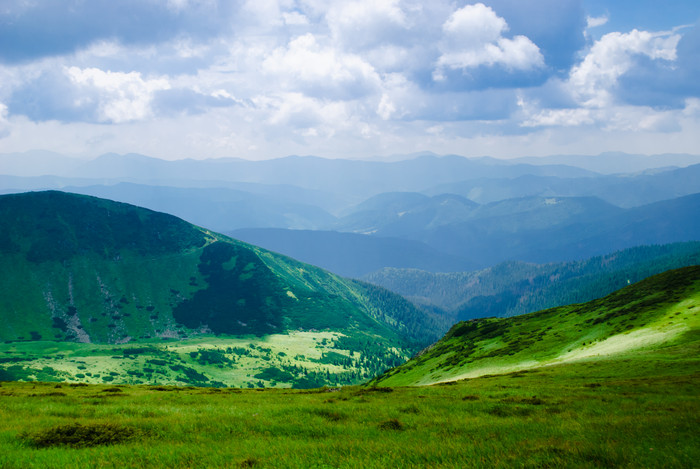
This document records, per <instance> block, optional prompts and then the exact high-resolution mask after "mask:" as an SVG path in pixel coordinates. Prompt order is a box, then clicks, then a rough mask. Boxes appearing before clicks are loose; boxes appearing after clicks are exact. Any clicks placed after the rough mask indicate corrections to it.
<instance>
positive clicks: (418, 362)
mask: <svg viewBox="0 0 700 469" xmlns="http://www.w3.org/2000/svg"><path fill="white" fill-rule="evenodd" d="M699 332H700V266H692V267H686V268H683V269H679V270H673V271H669V272H665V273H663V274H659V275H656V276H653V277H650V278H648V279H645V280H643V281H641V282H639V283H636V284H634V285H631V286H628V287H626V288H623V289H622V290H618V291H617V292H615V293H612V294H610V295H608V296H606V297H605V298H602V299H599V300H595V301H591V302H588V303H583V304H574V305H570V306H563V307H559V308H553V309H547V310H543V311H539V312H536V313H531V314H527V315H522V316H515V317H511V318H500V319H499V318H488V319H477V320H471V321H467V322H460V323H458V324H455V325H454V326H453V327H452V329H450V331H449V332H448V333H447V334H446V335H445V336H444V337H443V338H442V339H441V340H440V341H439V342H437V343H436V344H435V345H433V346H431V347H430V348H428V349H426V350H424V351H423V352H422V353H421V354H420V355H419V356H417V357H415V358H413V359H412V360H410V361H409V362H407V363H405V364H403V365H401V366H399V367H396V368H394V369H392V370H390V371H388V372H386V373H385V374H383V375H382V376H380V377H378V378H377V379H376V380H374V384H375V385H376V384H381V385H382V386H398V385H402V386H403V385H425V384H432V383H438V382H447V381H455V380H460V379H465V378H473V377H477V376H483V375H493V374H501V373H509V372H517V371H521V372H525V371H529V370H533V369H537V368H540V367H544V366H549V365H555V364H561V363H570V362H582V361H583V362H585V361H589V362H593V361H600V360H605V359H606V358H608V357H611V358H615V357H624V356H625V355H630V354H634V355H639V354H643V353H644V352H645V351H648V350H653V349H658V348H667V347H672V346H675V347H682V348H686V349H691V350H692V349H695V350H697V347H698V340H699V337H700V335H699V334H698V333H699ZM659 366H663V365H661V364H659Z"/></svg>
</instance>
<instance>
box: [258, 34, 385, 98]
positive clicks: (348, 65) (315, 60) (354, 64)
mask: <svg viewBox="0 0 700 469" xmlns="http://www.w3.org/2000/svg"><path fill="white" fill-rule="evenodd" d="M262 69H263V71H265V72H266V73H268V74H271V75H274V76H275V77H276V79H277V80H278V82H279V83H280V84H282V85H283V86H284V87H285V88H287V90H289V91H303V92H304V93H305V94H306V95H309V96H314V97H328V98H334V99H354V98H358V97H361V96H364V95H366V94H368V93H371V92H373V91H374V90H375V89H376V88H377V86H378V85H379V83H380V78H379V76H378V74H377V73H376V71H375V70H374V68H373V67H372V66H371V65H370V64H369V63H367V62H365V61H364V60H363V59H362V58H361V57H360V56H358V55H355V54H347V53H345V54H344V53H341V52H339V51H338V50H337V49H334V48H332V47H329V46H324V45H321V44H320V43H319V42H318V41H317V39H316V37H315V36H314V35H313V34H305V35H303V36H299V37H296V38H294V39H292V40H291V41H290V42H289V44H287V45H286V46H284V47H279V48H277V49H275V50H274V51H273V52H272V53H271V54H270V55H269V56H268V57H267V58H266V59H265V60H264V61H263V63H262Z"/></svg>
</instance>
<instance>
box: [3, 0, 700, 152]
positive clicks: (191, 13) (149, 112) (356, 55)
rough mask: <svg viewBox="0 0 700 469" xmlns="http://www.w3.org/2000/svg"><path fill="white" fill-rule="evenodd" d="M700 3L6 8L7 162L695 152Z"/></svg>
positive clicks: (172, 3)
mask: <svg viewBox="0 0 700 469" xmlns="http://www.w3.org/2000/svg"><path fill="white" fill-rule="evenodd" d="M698 76H700V2H697V1H668V2H658V1H655V2H652V1H631V0H618V1H602V0H576V1H574V0H571V1H568V0H534V1H528V0H492V1H483V2H465V1H458V2H455V1H443V0H434V1H431V2H424V1H417V0H356V1H349V0H345V1H321V0H241V1H223V0H123V1H120V2H114V1H111V0H91V1H83V0H33V1H29V0H5V1H4V2H3V3H2V4H1V5H0V153H4V152H17V151H25V150H31V149H46V150H52V151H57V152H61V153H65V154H71V155H78V156H97V155H99V154H101V153H105V152H118V153H127V152H138V153H144V154H148V155H151V156H156V157H160V158H166V159H178V158H209V157H223V156H234V157H242V158H250V159H265V158H273V157H281V156H285V155H290V154H304V155H306V154H313V155H318V156H324V157H350V158H361V157H370V156H372V155H391V154H397V153H411V152H416V151H424V150H426V151H433V152H436V153H457V154H462V155H466V156H482V155H490V156H496V157H503V158H508V157H517V156H533V155H535V156H536V155H548V154H597V153H600V152H604V151H627V152H630V153H645V154H651V153H667V152H669V153H670V152H676V153H682V152H685V153H699V151H698V146H699V145H698V141H699V139H698V137H697V135H700V81H698V80H697V77H698Z"/></svg>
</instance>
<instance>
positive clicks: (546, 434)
mask: <svg viewBox="0 0 700 469" xmlns="http://www.w3.org/2000/svg"><path fill="white" fill-rule="evenodd" d="M698 352H700V350H698V347H697V346H694V347H688V346H682V347H681V346H676V347H666V348H661V349H658V350H654V351H647V352H643V353H635V354H628V355H621V356H618V357H616V358H615V359H611V358H609V359H604V360H600V359H599V360H589V361H583V362H577V363H567V364H561V365H556V366H551V367H546V368H541V369H538V370H532V371H529V372H519V373H511V374H505V375H500V376H491V377H481V378H476V379H471V380H463V381H459V382H455V383H451V384H449V385H448V384H443V385H434V386H425V387H399V388H383V387H380V388H371V387H356V386H355V387H343V388H322V389H316V390H310V391H300V390H289V389H265V390H240V389H211V388H183V387H171V386H156V387H148V386H118V387H115V386H106V385H87V386H85V385H83V386H75V385H68V384H58V385H57V384H55V383H17V382H12V383H7V382H4V383H0V467H5V468H32V467H34V468H44V467H78V468H80V467H115V468H116V467H136V468H138V467H290V468H292V467H310V468H314V467H316V468H331V467H333V468H355V467H363V468H364V467H366V468H385V467H450V468H462V467H503V468H509V467H577V468H578V467H584V468H585V467H591V468H592V467H664V468H667V467H671V468H673V467H677V468H683V467H693V466H694V464H696V462H697V461H698V460H700V436H699V434H698V432H697V428H698V424H700V409H699V408H698V407H699V405H698V399H697V390H698V386H699V385H700V373H698V371H699V368H698V356H700V355H699V354H698ZM76 434H78V435H77V436H76ZM81 434H82V435H83V436H82V437H81V436H80V435H81ZM76 438H77V439H76ZM81 438H82V439H81Z"/></svg>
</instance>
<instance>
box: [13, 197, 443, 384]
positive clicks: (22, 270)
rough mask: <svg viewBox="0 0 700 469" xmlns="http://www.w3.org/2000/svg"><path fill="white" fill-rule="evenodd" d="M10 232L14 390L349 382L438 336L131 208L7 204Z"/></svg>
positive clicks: (47, 201) (432, 325) (305, 268)
mask: <svg viewBox="0 0 700 469" xmlns="http://www.w3.org/2000/svg"><path fill="white" fill-rule="evenodd" d="M0 233H2V234H1V235H0V236H1V239H0V268H2V271H3V272H6V273H9V274H7V275H3V276H2V277H0V316H1V317H2V320H3V324H4V327H3V328H2V329H0V339H1V340H3V341H4V342H5V343H4V345H3V347H2V348H3V349H4V350H2V351H4V353H5V354H6V356H5V357H4V358H5V362H4V363H6V365H5V367H4V368H5V371H4V372H5V373H6V376H9V377H10V379H44V380H46V379H52V380H76V379H77V380H83V381H88V382H101V381H105V380H106V381H110V382H133V383H136V382H148V383H158V382H171V383H176V382H181V383H193V384H194V383H196V384H202V383H210V384H212V385H223V384H228V385H234V384H235V385H252V384H253V383H256V385H271V384H276V385H290V384H299V383H302V384H304V385H311V384H314V385H317V384H318V385H321V384H325V383H337V382H341V383H346V384H347V383H351V382H359V381H361V380H362V379H365V378H366V377H368V376H369V375H372V374H374V373H377V372H379V371H381V370H382V369H384V368H386V367H388V366H392V365H395V364H398V363H400V361H402V360H403V359H405V358H407V357H408V356H410V355H411V354H412V353H413V352H414V351H415V350H416V348H417V347H419V346H420V343H423V344H427V343H429V341H430V340H434V339H436V338H437V336H438V335H439V334H440V325H439V324H437V323H436V322H435V321H434V320H433V319H431V318H430V317H427V316H426V315H424V314H422V313H420V312H419V311H417V310H416V309H415V308H413V306H412V305H410V304H409V303H407V302H406V301H405V300H403V299H402V298H400V297H399V296H397V295H394V294H391V293H389V292H386V293H384V294H383V295H379V296H378V295H376V294H373V293H372V292H369V291H368V290H367V289H366V288H364V287H362V286H360V285H358V284H356V283H353V282H352V281H347V280H344V279H342V278H340V277H337V276H335V275H333V274H330V273H328V272H325V271H323V270H321V269H319V268H316V267H313V266H309V265H306V264H302V263H300V262H297V261H294V260H293V259H290V258H286V257H284V256H280V255H277V254H274V253H271V252H269V251H265V250H263V249H259V248H256V247H254V246H250V245H248V244H245V243H242V242H239V241H236V240H233V239H230V238H228V237H226V236H223V235H219V234H216V233H212V232H209V231H207V230H204V229H201V228H198V227H195V226H193V225H190V224H188V223H186V222H184V221H182V220H180V219H177V218H175V217H172V216H169V215H165V214H160V213H157V212H152V211H150V210H145V209H139V208H137V207H134V206H130V205H126V204H120V203H115V202H110V201H106V200H101V199H96V198H93V197H87V196H78V195H75V194H66V193H61V192H41V193H29V194H19V195H8V196H3V197H0ZM380 296H381V298H380ZM290 334H291V335H294V334H302V335H303V334H307V335H308V334H311V336H307V339H308V340H307V341H302V342H303V343H305V344H306V347H302V349H301V350H299V349H298V348H297V347H293V346H287V345H278V344H280V343H281V344H285V343H286V340H285V339H284V338H285V337H288V336H290ZM223 338H229V339H231V340H230V343H229V342H226V341H223V342H222V339H223ZM185 339H186V340H187V342H186V344H187V345H183V344H185V342H181V341H183V340H185ZM166 343H167V344H168V345H167V346H166V345H164V344H166ZM171 343H174V345H172V346H171V345H170V344H171ZM78 344H90V347H83V348H81V347H80V346H78ZM134 344H148V346H144V347H141V346H134ZM248 344H250V345H252V346H251V347H249V346H248ZM270 344H273V345H270ZM48 350H51V352H47V351H48ZM134 350H139V352H134ZM256 351H257V352H256ZM57 357H61V358H57ZM68 357H70V359H69V358H68ZM202 357H204V358H202ZM206 357H209V358H206ZM217 357H218V358H217ZM125 358H126V360H125ZM253 358H254V359H253ZM81 362H83V363H81ZM0 363H2V362H0ZM10 363H11V364H12V365H11V366H10V365H7V364H10ZM148 364H150V365H152V366H148ZM93 366H95V367H97V368H93V369H90V370H89V373H91V374H88V373H87V372H85V370H87V368H90V367H93ZM273 367H276V369H279V370H282V371H283V373H273V372H269V373H268V374H263V375H261V376H259V374H260V371H261V370H263V369H268V368H273ZM141 368H147V369H150V370H151V371H150V372H145V373H144V372H143V371H142V370H141ZM221 370H227V371H221ZM235 370H238V371H235ZM105 378H107V379H105Z"/></svg>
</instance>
